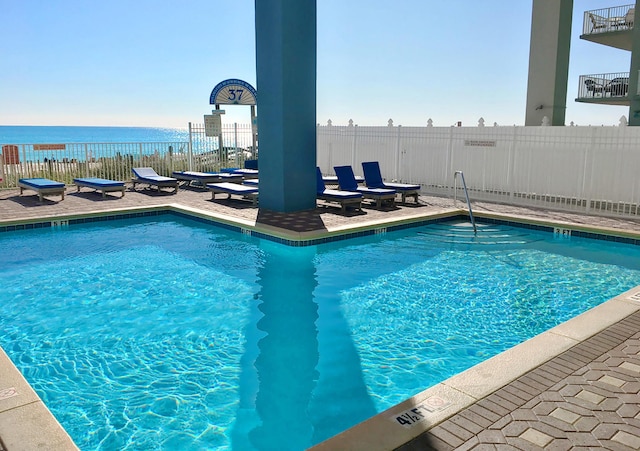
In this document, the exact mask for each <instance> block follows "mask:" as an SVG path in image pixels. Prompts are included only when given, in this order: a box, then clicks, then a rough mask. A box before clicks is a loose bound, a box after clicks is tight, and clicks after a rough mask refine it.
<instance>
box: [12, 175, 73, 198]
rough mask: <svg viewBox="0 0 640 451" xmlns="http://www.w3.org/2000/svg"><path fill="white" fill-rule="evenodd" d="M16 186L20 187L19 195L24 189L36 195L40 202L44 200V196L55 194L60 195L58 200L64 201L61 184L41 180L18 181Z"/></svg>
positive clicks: (62, 184)
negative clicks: (60, 197)
mask: <svg viewBox="0 0 640 451" xmlns="http://www.w3.org/2000/svg"><path fill="white" fill-rule="evenodd" d="M18 186H19V187H20V194H21V195H22V193H23V192H24V190H25V189H30V190H33V191H35V192H36V193H38V199H40V202H42V201H43V200H44V196H49V195H56V194H60V195H61V196H62V199H60V200H64V189H65V185H64V183H61V182H56V181H54V180H49V179H43V178H32V179H20V180H18Z"/></svg>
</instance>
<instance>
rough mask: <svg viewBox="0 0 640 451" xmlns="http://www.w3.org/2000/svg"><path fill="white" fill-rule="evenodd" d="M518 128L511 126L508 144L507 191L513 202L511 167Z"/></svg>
mask: <svg viewBox="0 0 640 451" xmlns="http://www.w3.org/2000/svg"><path fill="white" fill-rule="evenodd" d="M517 136H518V127H516V126H515V125H514V126H513V135H512V136H511V143H509V161H508V166H507V189H508V190H509V200H513V186H512V183H513V167H514V166H515V159H516V157H515V153H516V145H517V142H518V140H517Z"/></svg>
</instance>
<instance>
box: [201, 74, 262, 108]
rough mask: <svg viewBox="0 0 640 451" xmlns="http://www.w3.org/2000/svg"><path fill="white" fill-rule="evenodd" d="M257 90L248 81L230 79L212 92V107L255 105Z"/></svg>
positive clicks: (218, 85)
mask: <svg viewBox="0 0 640 451" xmlns="http://www.w3.org/2000/svg"><path fill="white" fill-rule="evenodd" d="M256 95H257V93H256V90H255V88H254V87H253V86H251V85H250V84H249V83H247V82H246V81H242V80H238V79H236V78H230V79H229V80H225V81H221V82H220V83H218V84H217V85H216V87H215V88H213V91H211V96H209V104H210V105H255V104H256Z"/></svg>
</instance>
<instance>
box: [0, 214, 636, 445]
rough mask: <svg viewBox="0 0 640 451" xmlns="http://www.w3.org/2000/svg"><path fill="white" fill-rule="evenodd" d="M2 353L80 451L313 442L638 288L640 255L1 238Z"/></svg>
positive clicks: (219, 237)
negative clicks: (20, 373)
mask: <svg viewBox="0 0 640 451" xmlns="http://www.w3.org/2000/svg"><path fill="white" fill-rule="evenodd" d="M0 255H2V256H3V265H2V266H1V269H0V287H2V290H1V293H2V294H1V297H2V301H3V310H2V315H1V316H0V345H1V346H2V347H3V348H4V349H5V351H6V352H7V353H8V354H9V356H10V357H11V358H12V359H13V361H14V362H15V364H16V365H17V366H18V367H19V368H20V370H21V371H22V372H23V374H24V375H25V377H26V378H27V380H28V381H29V382H30V383H31V384H32V386H33V387H34V388H35V389H36V391H37V392H38V394H39V395H40V396H41V397H42V399H43V400H44V401H45V403H46V404H47V405H48V406H49V408H50V409H51V411H52V412H53V413H54V415H55V416H56V417H57V418H58V420H59V421H60V422H61V423H62V425H63V426H64V427H65V428H66V429H67V431H68V432H69V433H70V435H71V436H72V438H73V439H74V441H75V442H76V443H77V444H78V446H80V448H81V449H83V450H123V449H126V450H151V449H171V450H200V449H238V450H245V449H247V450H252V449H257V450H270V449H278V450H283V449H292V450H299V449H304V448H306V447H308V446H311V445H312V444H315V443H318V442H320V441H322V440H324V439H326V438H328V437H330V436H332V435H334V434H336V433H339V432H340V431H342V430H344V429H346V428H348V427H350V426H352V425H354V424H356V423H358V422H360V421H362V420H365V419H367V418H369V417H371V416H372V415H374V414H376V413H377V412H380V411H382V410H384V409H386V408H388V407H390V406H392V405H394V404H395V403H398V402H400V401H402V400H404V399H406V398H407V397H410V396H412V395H414V394H416V393H418V392H420V391H422V390H423V389H425V388H427V387H429V386H431V385H434V384H436V383H438V382H440V381H442V380H443V379H445V378H447V377H449V376H452V375H454V374H456V373H458V372H460V371H463V370H465V369H467V368H469V367H470V366H472V365H474V364H476V363H479V362H481V361H483V360H485V359H487V358H488V357H491V356H493V355H495V354H497V353H499V352H501V351H502V350H504V349H507V348H509V347H512V346H513V345H515V344H517V343H520V342H522V341H524V340H526V339H527V338H530V337H531V336H533V335H536V334H538V333H540V332H542V331H544V330H546V329H549V328H550V327H553V326H554V325H556V324H558V323H560V322H563V321H565V320H567V319H569V318H571V317H573V316H575V315H577V314H579V313H581V312H583V311H585V310H586V309H588V308H590V307H592V306H595V305H597V304H600V303H601V302H603V301H605V300H607V299H609V298H611V297H613V296H615V295H617V294H619V293H620V292H622V291H624V290H627V289H630V288H632V287H634V286H636V285H638V284H640V247H638V246H630V245H621V244H616V243H611V242H604V241H596V240H587V239H581V238H576V237H572V238H570V239H559V238H554V237H553V235H552V234H550V233H544V232H534V231H529V230H525V229H520V228H511V227H507V226H481V229H480V232H479V236H478V238H473V237H472V235H470V234H469V233H468V226H467V225H466V224H461V223H453V224H446V225H443V224H434V225H429V226H424V227H418V228H413V229H407V230H404V231H398V232H390V233H387V234H383V235H375V236H369V237H362V238H357V239H351V240H346V241H339V242H334V243H328V244H323V245H318V246H310V247H304V248H294V247H286V246H283V245H280V244H277V243H274V242H270V241H264V240H259V239H257V238H254V237H249V236H244V235H240V234H237V233H233V232H230V231H226V230H224V229H220V228H217V227H215V226H210V225H206V224H202V223H199V222H195V221H190V220H188V219H184V218H180V217H175V216H172V215H164V216H160V217H157V218H153V219H149V218H145V219H139V220H138V219H136V220H123V221H113V222H109V223H104V222H103V223H92V224H86V225H76V226H71V227H69V228H67V229H44V230H42V229H41V230H28V231H19V232H10V233H3V234H0Z"/></svg>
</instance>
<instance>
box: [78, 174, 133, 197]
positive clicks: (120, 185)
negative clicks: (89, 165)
mask: <svg viewBox="0 0 640 451" xmlns="http://www.w3.org/2000/svg"><path fill="white" fill-rule="evenodd" d="M73 183H74V184H75V185H76V186H77V187H78V192H80V188H81V187H87V188H93V189H94V190H96V191H101V192H102V197H107V193H110V192H114V191H120V192H121V193H122V195H121V196H120V197H124V190H125V188H126V187H125V185H124V182H117V181H115V180H108V179H101V178H96V177H87V178H77V179H73Z"/></svg>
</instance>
